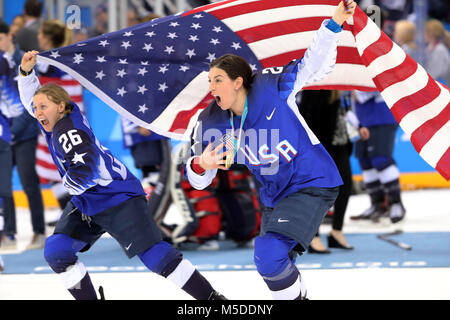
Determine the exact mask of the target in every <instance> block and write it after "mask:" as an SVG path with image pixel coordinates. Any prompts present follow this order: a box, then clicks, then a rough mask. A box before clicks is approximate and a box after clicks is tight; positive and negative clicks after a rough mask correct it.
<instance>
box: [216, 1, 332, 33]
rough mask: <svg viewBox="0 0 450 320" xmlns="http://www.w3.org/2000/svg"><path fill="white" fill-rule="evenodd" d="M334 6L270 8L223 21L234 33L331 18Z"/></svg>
mask: <svg viewBox="0 0 450 320" xmlns="http://www.w3.org/2000/svg"><path fill="white" fill-rule="evenodd" d="M335 9H336V6H329V5H303V6H302V5H300V6H290V7H283V8H271V9H267V10H261V11H257V12H251V13H245V14H242V15H238V16H234V17H231V18H227V19H223V20H222V22H223V23H225V24H226V25H227V26H228V27H229V28H230V29H231V30H233V31H234V32H237V31H241V30H245V29H248V28H253V27H258V26H260V25H262V24H269V23H275V22H282V21H286V20H292V19H300V18H313V17H331V16H333V13H334V10H335Z"/></svg>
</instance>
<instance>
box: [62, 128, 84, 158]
mask: <svg viewBox="0 0 450 320" xmlns="http://www.w3.org/2000/svg"><path fill="white" fill-rule="evenodd" d="M58 141H59V143H60V144H61V145H62V147H63V149H64V152H65V153H68V152H69V151H70V150H72V148H73V146H76V145H79V144H80V143H82V142H83V140H81V136H80V135H79V134H77V130H76V129H72V130H69V131H67V134H66V133H63V134H62V135H60V136H59V138H58Z"/></svg>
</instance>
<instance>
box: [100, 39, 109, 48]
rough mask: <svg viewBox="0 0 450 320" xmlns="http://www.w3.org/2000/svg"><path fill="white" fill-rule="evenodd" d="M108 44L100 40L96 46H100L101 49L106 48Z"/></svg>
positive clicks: (106, 41)
mask: <svg viewBox="0 0 450 320" xmlns="http://www.w3.org/2000/svg"><path fill="white" fill-rule="evenodd" d="M108 44H109V42H108V40H102V41H100V43H99V44H98V45H99V46H102V47H103V48H104V47H106V46H107V45H108Z"/></svg>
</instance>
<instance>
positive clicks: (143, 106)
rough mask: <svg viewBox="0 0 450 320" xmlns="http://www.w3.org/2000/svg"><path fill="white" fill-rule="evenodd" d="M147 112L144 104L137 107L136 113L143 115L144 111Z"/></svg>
mask: <svg viewBox="0 0 450 320" xmlns="http://www.w3.org/2000/svg"><path fill="white" fill-rule="evenodd" d="M147 110H148V108H147V107H146V106H145V103H144V104H143V105H139V110H138V112H141V113H145V111H147Z"/></svg>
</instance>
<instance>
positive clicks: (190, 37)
mask: <svg viewBox="0 0 450 320" xmlns="http://www.w3.org/2000/svg"><path fill="white" fill-rule="evenodd" d="M188 40H191V41H192V42H195V41H198V40H199V39H198V36H197V35H192V34H191V35H190V36H189V39H188Z"/></svg>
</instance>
